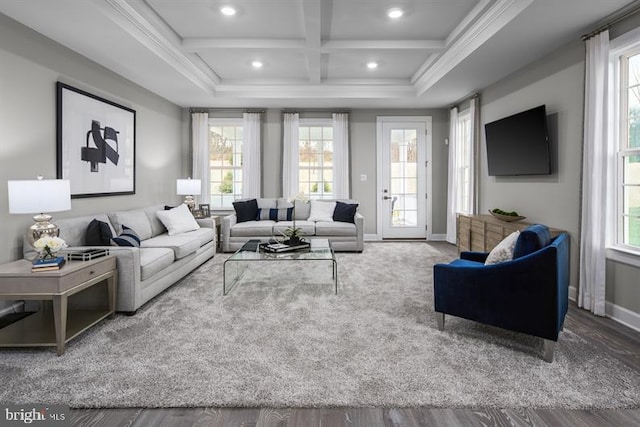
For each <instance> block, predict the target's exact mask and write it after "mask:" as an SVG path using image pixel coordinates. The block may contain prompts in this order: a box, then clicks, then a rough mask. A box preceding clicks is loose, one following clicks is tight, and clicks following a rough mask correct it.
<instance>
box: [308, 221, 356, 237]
mask: <svg viewBox="0 0 640 427" xmlns="http://www.w3.org/2000/svg"><path fill="white" fill-rule="evenodd" d="M296 225H298V223H297V222H296ZM357 232H358V230H357V228H356V225H355V224H353V223H349V222H340V221H334V222H325V221H318V222H316V236H355V235H356V234H357Z"/></svg>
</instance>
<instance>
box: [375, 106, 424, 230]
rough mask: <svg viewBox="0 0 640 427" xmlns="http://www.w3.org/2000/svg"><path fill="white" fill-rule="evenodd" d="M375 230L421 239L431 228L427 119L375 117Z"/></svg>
mask: <svg viewBox="0 0 640 427" xmlns="http://www.w3.org/2000/svg"><path fill="white" fill-rule="evenodd" d="M377 121H378V123H377V129H378V166H379V169H378V170H379V174H378V224H379V227H378V230H379V233H380V232H381V233H382V236H381V237H382V238H383V239H394V238H405V239H406V238H411V239H424V238H426V237H427V235H428V233H427V229H428V226H429V225H430V222H431V221H430V216H431V215H430V203H427V201H428V197H429V194H428V192H429V188H428V187H430V185H428V183H429V181H430V179H428V176H430V170H431V168H430V164H429V160H430V159H429V157H430V154H429V152H430V150H428V147H430V133H431V132H430V131H431V129H430V126H431V118H430V117H378V120H377Z"/></svg>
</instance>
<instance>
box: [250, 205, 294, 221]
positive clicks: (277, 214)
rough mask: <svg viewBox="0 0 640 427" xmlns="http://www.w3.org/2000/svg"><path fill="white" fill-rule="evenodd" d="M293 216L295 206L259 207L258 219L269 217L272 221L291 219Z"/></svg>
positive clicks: (262, 219)
mask: <svg viewBox="0 0 640 427" xmlns="http://www.w3.org/2000/svg"><path fill="white" fill-rule="evenodd" d="M292 218H293V208H282V209H273V208H271V209H266V208H265V209H261V208H258V218H257V219H258V221H264V220H265V219H269V220H271V221H291V219H292Z"/></svg>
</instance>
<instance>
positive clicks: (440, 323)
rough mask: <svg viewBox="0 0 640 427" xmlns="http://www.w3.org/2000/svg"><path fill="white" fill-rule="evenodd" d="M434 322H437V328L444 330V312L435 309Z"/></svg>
mask: <svg viewBox="0 0 640 427" xmlns="http://www.w3.org/2000/svg"><path fill="white" fill-rule="evenodd" d="M436 322H437V323H438V330H440V331H444V313H440V312H437V311H436Z"/></svg>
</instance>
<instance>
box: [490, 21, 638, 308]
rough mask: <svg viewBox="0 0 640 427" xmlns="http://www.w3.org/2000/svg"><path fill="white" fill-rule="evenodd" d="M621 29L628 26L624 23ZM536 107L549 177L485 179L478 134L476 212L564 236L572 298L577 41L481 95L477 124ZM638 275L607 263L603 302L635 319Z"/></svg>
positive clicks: (580, 59) (579, 115)
mask: <svg viewBox="0 0 640 427" xmlns="http://www.w3.org/2000/svg"><path fill="white" fill-rule="evenodd" d="M624 25H625V26H627V27H628V26H629V25H628V23H624ZM632 27H635V25H634V26H632ZM619 32H620V31H618V33H619ZM615 33H616V31H612V34H615ZM618 35H619V34H618ZM541 104H545V105H546V107H547V115H548V123H549V139H550V142H551V147H552V172H553V173H552V175H549V176H539V177H490V176H488V173H487V158H486V146H485V140H484V131H482V132H481V134H482V141H481V155H480V166H481V168H480V186H479V191H480V206H479V209H480V212H481V213H482V212H487V209H492V208H502V209H505V210H517V211H518V212H519V213H520V214H521V215H525V216H526V217H527V221H530V222H539V223H543V224H547V225H549V226H551V227H555V228H560V229H564V230H567V231H568V232H569V234H570V235H571V286H572V288H573V289H572V291H573V292H574V293H575V292H577V283H578V258H579V238H580V209H581V208H580V203H581V202H580V200H581V199H580V192H581V176H582V136H583V135H582V132H583V110H584V45H583V43H582V42H581V41H579V40H576V41H575V42H573V43H571V44H569V45H566V46H563V47H561V48H559V49H558V50H557V51H555V52H554V53H553V54H551V55H549V56H547V57H545V58H543V59H542V60H540V61H537V62H535V63H533V64H530V65H529V66H527V67H526V69H523V70H521V71H519V72H517V73H515V74H513V75H512V76H510V77H509V78H506V79H504V80H502V81H500V82H499V83H497V84H495V85H493V86H491V87H488V88H486V89H485V90H483V91H482V92H481V109H480V111H481V123H482V125H483V126H484V124H485V123H488V122H491V121H493V120H496V119H499V118H502V117H505V116H508V115H511V114H514V113H517V112H519V111H522V110H526V109H528V108H532V107H535V106H538V105H541ZM639 273H640V269H638V268H636V267H632V266H629V265H624V264H620V263H618V262H614V261H611V260H609V261H608V262H607V292H606V298H607V301H608V302H610V303H613V304H616V305H618V306H621V307H624V308H626V309H628V310H631V311H633V312H635V313H640V291H639V289H638V286H637V278H638V277H640V274H639ZM574 295H577V293H575V294H574Z"/></svg>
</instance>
